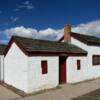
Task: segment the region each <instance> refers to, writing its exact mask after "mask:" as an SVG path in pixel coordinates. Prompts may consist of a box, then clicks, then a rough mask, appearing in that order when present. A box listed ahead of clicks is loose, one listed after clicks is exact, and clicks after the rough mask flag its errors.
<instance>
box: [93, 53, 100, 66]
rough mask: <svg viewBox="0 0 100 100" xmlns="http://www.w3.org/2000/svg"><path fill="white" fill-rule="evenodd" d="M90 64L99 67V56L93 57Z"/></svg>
mask: <svg viewBox="0 0 100 100" xmlns="http://www.w3.org/2000/svg"><path fill="white" fill-rule="evenodd" d="M92 64H93V65H100V55H93V56H92Z"/></svg>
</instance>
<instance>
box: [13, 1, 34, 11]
mask: <svg viewBox="0 0 100 100" xmlns="http://www.w3.org/2000/svg"><path fill="white" fill-rule="evenodd" d="M33 8H34V5H33V4H32V3H30V2H29V1H25V2H22V3H21V4H20V5H18V6H17V8H16V9H14V10H13V11H14V12H17V11H20V10H23V9H24V10H31V9H33Z"/></svg>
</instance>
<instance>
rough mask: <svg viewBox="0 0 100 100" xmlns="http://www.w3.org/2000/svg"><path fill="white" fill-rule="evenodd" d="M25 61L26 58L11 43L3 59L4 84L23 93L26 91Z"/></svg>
mask: <svg viewBox="0 0 100 100" xmlns="http://www.w3.org/2000/svg"><path fill="white" fill-rule="evenodd" d="M27 59H28V58H27V56H26V55H25V54H24V53H23V52H22V51H21V50H20V49H19V48H18V47H17V45H16V44H15V43H13V44H12V46H11V48H10V50H9V51H8V53H7V55H6V57H5V65H4V81H5V83H7V84H9V85H12V86H14V87H16V88H18V89H20V90H23V91H26V90H27V72H28V68H27V65H28V60H27Z"/></svg>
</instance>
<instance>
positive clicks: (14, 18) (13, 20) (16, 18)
mask: <svg viewBox="0 0 100 100" xmlns="http://www.w3.org/2000/svg"><path fill="white" fill-rule="evenodd" d="M10 20H11V21H12V22H16V21H18V20H19V17H14V16H11V17H10Z"/></svg>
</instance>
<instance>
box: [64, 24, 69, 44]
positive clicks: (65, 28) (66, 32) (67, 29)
mask: <svg viewBox="0 0 100 100" xmlns="http://www.w3.org/2000/svg"><path fill="white" fill-rule="evenodd" d="M64 42H68V43H70V42H71V25H65V26H64Z"/></svg>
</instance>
